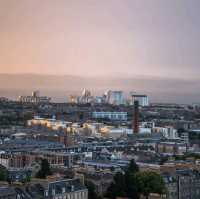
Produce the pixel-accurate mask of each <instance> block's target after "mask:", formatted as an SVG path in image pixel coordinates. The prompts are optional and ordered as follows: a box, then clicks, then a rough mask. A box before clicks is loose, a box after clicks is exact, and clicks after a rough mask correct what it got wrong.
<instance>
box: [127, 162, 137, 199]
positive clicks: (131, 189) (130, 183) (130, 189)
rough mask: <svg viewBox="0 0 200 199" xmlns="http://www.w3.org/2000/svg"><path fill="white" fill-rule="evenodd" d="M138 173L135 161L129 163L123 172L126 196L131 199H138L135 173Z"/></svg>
mask: <svg viewBox="0 0 200 199" xmlns="http://www.w3.org/2000/svg"><path fill="white" fill-rule="evenodd" d="M137 172H139V167H138V165H137V164H136V162H135V160H134V159H132V160H131V161H130V164H129V166H128V167H127V169H126V171H125V184H126V196H128V197H129V198H132V199H138V198H139V196H138V188H137V182H136V177H135V176H136V173H137Z"/></svg>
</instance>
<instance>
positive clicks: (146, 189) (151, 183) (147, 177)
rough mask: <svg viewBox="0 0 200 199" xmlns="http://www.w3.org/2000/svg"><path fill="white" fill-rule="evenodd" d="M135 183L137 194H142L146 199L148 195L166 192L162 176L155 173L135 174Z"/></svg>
mask: <svg viewBox="0 0 200 199" xmlns="http://www.w3.org/2000/svg"><path fill="white" fill-rule="evenodd" d="M136 181H137V185H138V191H139V193H140V194H143V195H144V196H145V197H146V198H147V199H148V198H149V195H150V193H157V194H164V193H165V191H166V189H165V183H164V180H163V178H162V176H161V175H159V174H157V173H155V172H152V171H144V172H138V173H137V174H136Z"/></svg>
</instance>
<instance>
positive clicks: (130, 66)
mask: <svg viewBox="0 0 200 199" xmlns="http://www.w3.org/2000/svg"><path fill="white" fill-rule="evenodd" d="M199 7H200V2H199V1H198V0H190V1H187V0H169V1H166V0H148V1H145V0H143V1H141V0H125V1H121V0H100V1H94V0H84V1H82V0H76V1H69V0H59V1H55V0H43V1H40V0H21V1H20V3H19V1H17V0H6V1H5V0H0V43H1V45H0V73H3V74H4V73H6V74H7V73H8V74H10V73H11V74H27V73H28V74H43V75H56V76H60V75H62V76H64V75H66V76H67V75H73V76H78V77H81V78H86V77H90V78H91V79H92V80H88V81H89V82H93V83H90V84H87V83H86V86H88V87H89V88H91V87H92V88H93V89H94V90H96V89H97V90H98V89H99V90H103V89H104V88H105V89H109V86H110V87H112V86H113V84H112V82H113V78H115V79H117V78H118V79H123V80H124V81H120V80H118V81H119V82H120V85H121V88H119V89H125V90H139V89H141V90H142V91H145V92H150V93H151V95H152V97H153V98H154V99H155V100H162V101H165V100H166V101H173V102H178V101H180V102H196V101H197V100H198V99H199V97H200V96H199V95H198V94H196V90H197V89H199V87H200V83H199V81H198V76H199V72H200V67H199V62H200V61H199V52H200V40H199V35H200V20H199V17H200V16H199V15H200V14H199ZM5 77H6V76H5ZM78 77H75V79H76V78H78ZM102 77H103V78H107V79H108V80H110V81H107V85H106V86H105V85H104V86H102V85H101V83H99V82H101V81H103V80H102ZM44 78H46V79H47V80H46V81H47V82H48V79H49V78H48V76H47V77H46V76H45V77H44ZM57 78H58V79H59V77H57ZM138 78H139V79H140V81H138ZM3 79H4V78H3ZM8 79H9V81H6V82H4V81H3V80H2V84H4V85H5V84H6V86H8V87H9V89H11V88H14V89H17V90H26V89H27V87H26V86H24V85H30V88H31V87H33V88H34V89H40V88H41V89H43V88H44V87H43V84H42V83H41V84H39V83H38V85H37V84H34V83H31V81H29V82H27V78H25V79H24V78H23V76H20V77H19V78H18V79H19V80H18V81H17V82H18V84H20V85H19V86H18V87H17V85H16V83H15V81H14V79H15V78H13V80H12V78H8ZM149 79H150V80H151V81H155V82H156V83H154V84H153V86H152V87H151V86H149ZM130 80H131V81H130ZM20 81H21V83H20ZM171 81H172V83H169V82H171ZM81 82H82V83H81ZM81 82H80V81H77V82H76V81H75V85H73V86H72V87H74V90H76V91H78V90H79V88H80V87H81V86H82V85H84V82H85V80H83V81H81ZM136 82H137V83H136ZM138 82H139V83H138ZM157 82H162V83H161V84H160V83H158V84H157ZM78 83H80V85H76V84H78ZM65 84H66V85H65V86H63V85H60V84H58V87H57V88H56V89H57V90H61V88H62V91H63V92H66V91H68V90H72V89H70V88H69V86H68V85H71V82H70V81H69V82H65ZM91 84H92V85H93V86H91ZM49 85H50V86H49V88H48V83H47V86H46V87H45V89H44V91H46V92H47V90H51V88H52V85H51V84H49ZM95 85H97V86H96V87H95ZM99 85H100V86H99ZM127 85H128V86H127ZM135 85H136V86H135ZM150 85H151V84H150ZM157 85H162V86H159V88H156V87H157ZM174 85H175V86H174ZM185 85H187V86H185ZM117 86H118V85H116V86H115V88H116V87H117ZM36 87H38V88H36ZM94 87H95V88H94ZM165 89H167V92H166V93H167V96H168V98H166V94H165V95H164V96H163V93H164V90H165ZM158 90H159V92H157V91H158ZM176 90H178V92H176ZM2 92H3V91H1V93H2ZM154 92H155V93H154ZM3 93H5V92H3ZM17 94H19V92H17ZM170 94H171V95H173V97H171V98H170V97H169V95H170ZM184 94H186V95H187V97H186V98H184V100H183V99H182V98H183V96H184ZM55 95H56V94H55ZM64 95H65V93H63V96H62V97H61V98H62V99H63V100H64ZM174 95H175V96H174Z"/></svg>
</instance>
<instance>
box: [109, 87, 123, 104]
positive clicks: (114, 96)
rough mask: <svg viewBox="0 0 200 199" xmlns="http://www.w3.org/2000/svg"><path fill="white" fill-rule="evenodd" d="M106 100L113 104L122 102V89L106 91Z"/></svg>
mask: <svg viewBox="0 0 200 199" xmlns="http://www.w3.org/2000/svg"><path fill="white" fill-rule="evenodd" d="M105 96H106V102H107V103H109V104H113V105H120V104H124V97H123V92H122V91H111V90H110V91H108V92H106V94H105Z"/></svg>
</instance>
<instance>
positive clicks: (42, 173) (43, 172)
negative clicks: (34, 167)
mask: <svg viewBox="0 0 200 199" xmlns="http://www.w3.org/2000/svg"><path fill="white" fill-rule="evenodd" d="M51 174H52V172H51V169H50V165H49V162H48V161H47V160H46V159H42V160H41V168H40V170H39V171H38V173H37V175H36V177H38V178H44V179H45V178H46V177H47V176H48V175H51Z"/></svg>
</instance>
